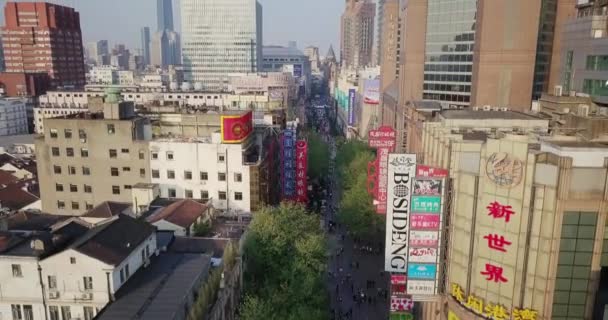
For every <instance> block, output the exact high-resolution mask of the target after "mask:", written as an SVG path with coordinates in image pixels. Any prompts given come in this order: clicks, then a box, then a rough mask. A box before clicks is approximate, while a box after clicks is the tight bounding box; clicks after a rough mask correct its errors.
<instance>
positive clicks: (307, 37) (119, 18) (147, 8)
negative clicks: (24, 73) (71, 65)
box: [0, 0, 344, 54]
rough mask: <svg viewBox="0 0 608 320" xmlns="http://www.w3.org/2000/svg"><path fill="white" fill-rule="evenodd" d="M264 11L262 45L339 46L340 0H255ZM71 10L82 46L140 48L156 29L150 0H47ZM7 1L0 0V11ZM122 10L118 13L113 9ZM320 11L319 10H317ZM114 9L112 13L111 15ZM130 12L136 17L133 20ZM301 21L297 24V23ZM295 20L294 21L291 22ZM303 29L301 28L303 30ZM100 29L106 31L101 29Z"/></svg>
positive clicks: (176, 3)
mask: <svg viewBox="0 0 608 320" xmlns="http://www.w3.org/2000/svg"><path fill="white" fill-rule="evenodd" d="M180 1H181V0H174V4H173V6H174V8H173V12H174V15H175V30H176V31H178V32H180V31H181V19H180V17H179V7H178V6H179V4H180ZM259 1H260V3H261V5H262V7H263V10H264V28H263V29H264V36H263V39H264V41H265V42H264V45H284V46H287V42H288V41H289V40H295V41H297V43H298V48H299V49H304V48H305V47H307V46H318V47H319V50H320V52H321V53H322V54H325V53H326V52H327V50H328V49H329V46H330V45H333V46H334V48H336V47H339V35H340V22H339V20H337V19H335V17H337V16H339V15H340V14H341V13H342V10H343V9H344V3H343V1H339V0H330V1H327V0H309V1H305V2H302V1H295V0H289V1H286V0H259ZM48 2H50V3H56V4H61V5H66V6H71V7H74V8H75V9H76V10H77V11H79V12H80V17H81V21H82V33H83V41H84V42H85V43H87V42H91V41H97V40H108V41H109V42H110V46H111V47H113V46H114V45H115V44H117V43H123V44H125V45H127V46H128V47H129V48H133V49H141V48H140V47H141V33H140V32H141V28H142V27H150V29H151V30H156V27H157V15H156V4H157V1H150V0H131V1H127V2H125V1H121V0H105V1H103V2H97V1H78V0H49V1H48ZM6 3H7V0H0V6H2V8H4V5H5V4H6ZM119 7H122V8H123V9H122V10H115V8H119ZM319 8H323V10H319ZM112 10H114V11H115V12H112ZM133 12H138V13H139V14H138V15H137V16H136V17H134V16H133V15H132V13H133ZM310 17H314V19H312V21H314V23H306V21H305V20H304V19H305V18H309V19H310ZM299 20H301V21H300V22H298V21H299ZM294 21H295V22H294ZM0 22H1V23H4V11H3V10H2V12H1V13H0ZM304 26H305V27H304ZM104 28H107V30H105V29H104Z"/></svg>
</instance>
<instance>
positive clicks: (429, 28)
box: [399, 0, 574, 110]
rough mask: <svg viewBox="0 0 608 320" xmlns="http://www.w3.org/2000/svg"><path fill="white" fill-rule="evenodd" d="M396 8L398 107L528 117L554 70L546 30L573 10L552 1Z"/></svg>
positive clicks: (416, 3)
mask: <svg viewBox="0 0 608 320" xmlns="http://www.w3.org/2000/svg"><path fill="white" fill-rule="evenodd" d="M560 3H561V1H560ZM403 5H404V6H403V8H402V12H401V24H402V28H401V34H402V37H403V39H402V43H401V48H402V57H401V58H400V63H401V71H400V75H399V76H400V83H401V90H400V99H401V101H400V104H402V105H403V104H405V103H406V102H407V101H413V100H422V99H425V100H435V101H439V102H441V103H442V104H443V105H444V107H454V106H461V107H465V106H470V105H471V106H484V105H491V106H493V107H509V108H511V109H518V110H528V109H529V108H530V106H531V102H532V98H533V97H536V96H538V95H539V94H540V92H542V91H546V90H547V89H548V86H549V83H550V82H551V83H555V82H556V81H555V78H556V76H557V75H556V72H554V71H551V70H555V66H557V65H559V64H560V60H561V57H560V52H559V51H560V50H559V39H560V36H561V35H560V32H554V31H553V30H561V29H559V28H560V27H561V24H563V23H564V20H565V17H566V16H567V15H568V14H567V13H566V12H565V11H568V10H570V11H572V10H574V6H571V8H569V9H567V8H565V7H563V6H561V5H560V6H557V5H556V2H555V1H554V0H542V1H526V0H511V1H507V0H492V1H486V0H481V1H478V0H461V1H457V2H454V3H453V4H450V5H446V4H445V3H444V2H442V1H438V0H410V1H407V2H404V3H403ZM558 8H561V9H558ZM562 11H564V12H562ZM557 17H560V18H557ZM554 46H555V48H554ZM551 73H553V74H551ZM552 79H553V80H552Z"/></svg>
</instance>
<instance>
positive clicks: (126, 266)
mask: <svg viewBox="0 0 608 320" xmlns="http://www.w3.org/2000/svg"><path fill="white" fill-rule="evenodd" d="M130 276H131V272H129V263H128V262H127V264H126V265H125V277H127V278H128V277H130Z"/></svg>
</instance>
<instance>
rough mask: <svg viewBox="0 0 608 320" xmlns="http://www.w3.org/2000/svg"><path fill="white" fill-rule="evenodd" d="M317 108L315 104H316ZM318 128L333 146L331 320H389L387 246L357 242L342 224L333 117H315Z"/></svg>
mask: <svg viewBox="0 0 608 320" xmlns="http://www.w3.org/2000/svg"><path fill="white" fill-rule="evenodd" d="M313 107H314V105H313ZM309 120H311V121H313V124H314V126H315V127H317V128H318V132H319V133H321V134H322V135H323V136H324V137H325V140H326V141H327V142H328V143H329V146H330V155H331V159H330V177H329V179H328V180H329V185H328V188H327V190H328V192H327V196H326V197H327V199H326V200H327V203H326V206H325V209H324V210H323V214H324V217H323V220H324V222H325V230H326V231H327V232H328V238H329V242H330V246H329V247H330V252H329V256H330V258H329V261H328V271H327V288H328V290H329V293H330V297H331V314H330V316H331V317H330V319H334V320H342V319H350V320H385V319H388V292H387V289H388V288H387V287H388V282H389V277H388V276H387V274H385V273H384V272H383V268H384V260H383V250H382V248H383V244H382V243H366V242H365V241H361V240H359V241H356V239H353V238H352V237H351V236H349V233H348V230H346V229H345V227H343V226H341V225H339V224H338V223H337V219H336V212H337V211H338V208H339V205H340V196H341V194H340V193H341V192H340V191H341V190H339V184H338V175H337V172H336V170H337V168H336V167H335V162H334V161H335V155H336V151H337V150H336V149H337V148H336V144H335V140H334V138H333V137H332V136H331V135H330V132H331V130H329V129H330V128H329V115H328V114H327V111H326V114H325V116H323V117H318V116H316V115H314V116H313V119H309Z"/></svg>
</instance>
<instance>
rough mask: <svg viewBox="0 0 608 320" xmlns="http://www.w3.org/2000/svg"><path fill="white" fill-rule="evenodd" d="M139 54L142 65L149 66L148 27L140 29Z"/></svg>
mask: <svg viewBox="0 0 608 320" xmlns="http://www.w3.org/2000/svg"><path fill="white" fill-rule="evenodd" d="M141 54H142V56H143V58H144V64H146V65H149V64H150V27H143V28H141Z"/></svg>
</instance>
